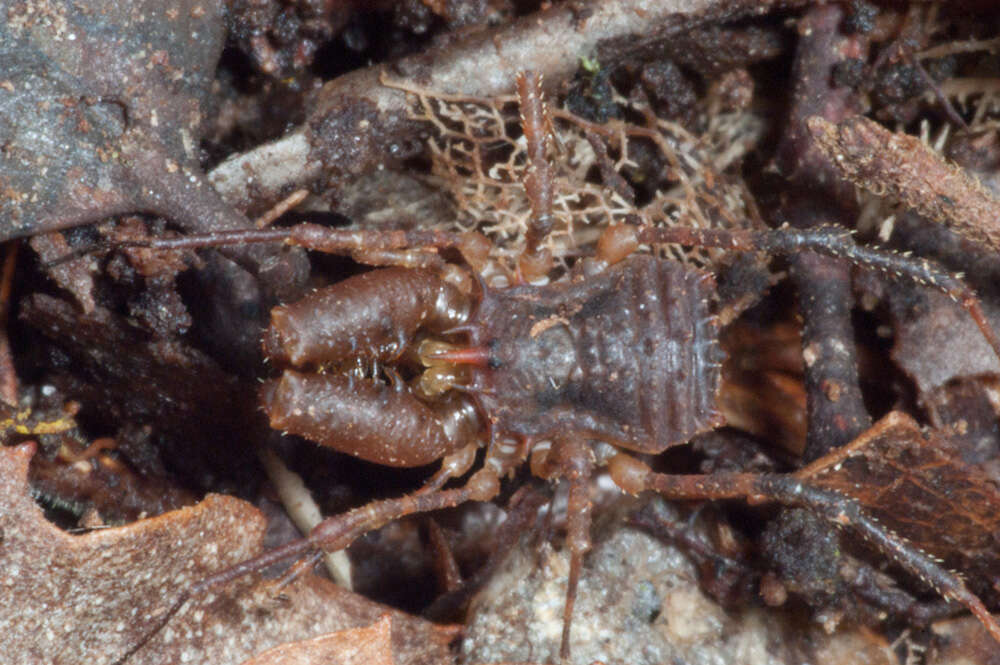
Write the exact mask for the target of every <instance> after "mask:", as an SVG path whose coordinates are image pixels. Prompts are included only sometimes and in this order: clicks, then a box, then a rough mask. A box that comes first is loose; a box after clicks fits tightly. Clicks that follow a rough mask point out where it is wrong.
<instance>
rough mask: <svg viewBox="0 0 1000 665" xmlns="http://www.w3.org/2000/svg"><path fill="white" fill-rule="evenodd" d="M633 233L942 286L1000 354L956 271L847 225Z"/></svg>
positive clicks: (999, 343)
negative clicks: (832, 263)
mask: <svg viewBox="0 0 1000 665" xmlns="http://www.w3.org/2000/svg"><path fill="white" fill-rule="evenodd" d="M634 233H635V237H636V240H638V242H641V243H676V244H680V245H697V246H700V247H719V248H722V249H732V250H739V251H757V252H768V253H772V254H791V253H794V252H800V251H809V252H816V253H817V254H823V255H826V256H832V257H834V258H839V259H844V260H846V261H850V262H851V263H854V264H855V265H858V266H861V267H864V268H869V269H872V270H878V271H879V272H882V273H885V274H887V275H894V276H899V277H906V278H908V279H911V280H913V281H915V282H917V283H918V284H923V285H926V286H930V287H933V288H935V289H938V290H939V291H942V292H943V293H945V294H946V295H947V296H949V297H950V298H951V299H952V300H954V301H955V302H957V303H958V304H959V305H961V306H962V307H963V308H964V309H965V311H966V312H968V313H969V316H971V317H972V320H973V321H975V323H976V325H977V326H978V327H979V330H980V332H981V333H982V335H983V337H985V338H986V341H987V342H988V343H989V345H990V347H992V349H993V353H994V354H996V356H997V358H1000V337H998V336H997V334H996V332H995V331H994V330H993V327H992V326H991V325H990V323H989V321H987V319H986V314H985V313H984V312H983V308H982V305H981V304H980V302H979V298H978V297H977V296H976V294H975V292H974V291H973V290H972V289H971V288H969V287H968V286H967V285H966V284H965V283H964V282H963V281H962V280H961V279H960V278H959V277H956V276H955V275H952V274H950V273H948V272H947V271H945V270H944V269H943V268H941V267H939V266H937V265H935V264H934V263H932V262H930V261H927V260H924V259H919V258H914V257H911V256H906V255H904V254H897V253H895V252H891V251H888V250H884V249H874V248H871V247H863V246H859V245H857V244H855V242H854V239H853V237H852V236H851V233H850V232H849V231H846V230H844V229H841V228H839V227H833V226H820V227H815V228H811V229H792V228H781V229H770V230H766V231H744V230H724V229H695V228H681V227H673V228H655V227H641V228H640V227H636V228H635V229H634Z"/></svg>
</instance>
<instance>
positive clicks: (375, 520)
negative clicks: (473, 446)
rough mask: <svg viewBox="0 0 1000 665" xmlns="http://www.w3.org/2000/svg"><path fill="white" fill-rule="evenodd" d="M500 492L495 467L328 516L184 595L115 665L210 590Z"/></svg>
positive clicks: (200, 583) (339, 548)
mask: <svg viewBox="0 0 1000 665" xmlns="http://www.w3.org/2000/svg"><path fill="white" fill-rule="evenodd" d="M498 491H499V480H498V477H497V475H496V473H495V472H494V471H493V470H492V469H483V470H482V471H480V472H477V473H476V474H474V475H473V476H472V478H470V479H469V482H468V483H466V484H465V485H464V486H463V487H459V488H456V489H451V490H441V491H437V492H432V493H427V494H420V495H416V494H410V495H406V496H402V497H399V498H396V499H386V500H384V501H375V502H372V503H370V504H368V505H365V506H361V507H360V508H355V509H354V510H350V511H348V512H346V513H344V514H342V515H337V516H336V517H330V518H328V519H326V520H324V521H322V522H320V523H319V524H317V525H316V527H315V528H314V529H313V530H312V532H311V533H310V534H309V536H308V537H306V538H303V539H301V540H296V541H294V542H291V543H288V544H286V545H282V546H281V547H276V548H274V549H272V550H269V551H267V552H265V553H263V554H261V555H260V556H257V557H255V558H253V559H248V560H247V561H243V562H242V563H238V564H236V565H235V566H232V567H230V568H226V569H225V570H223V571H220V572H218V573H215V574H214V575H212V576H210V577H206V578H205V579H203V580H202V581H200V582H198V583H197V584H195V585H193V586H192V587H191V588H189V589H186V590H185V591H183V592H182V593H181V595H180V597H178V598H177V600H176V601H174V603H173V604H172V605H171V606H170V607H169V608H168V609H167V611H166V612H164V613H163V614H161V615H160V616H159V617H158V618H157V619H156V622H155V623H154V624H153V625H152V626H150V628H149V629H148V630H147V631H146V633H145V635H144V636H143V637H142V639H140V640H139V641H138V642H137V643H136V644H135V645H133V646H132V647H131V648H130V649H129V650H128V651H127V652H126V653H124V654H122V656H120V657H119V658H118V659H117V660H115V661H114V663H112V665H122V663H124V662H125V661H127V660H128V659H129V658H131V657H132V655H133V654H134V653H135V652H137V651H138V650H139V649H141V648H142V647H143V646H144V645H146V644H147V643H148V642H149V640H150V639H152V638H153V636H155V635H156V634H157V633H159V632H160V630H161V629H162V628H163V627H164V626H166V625H167V623H168V622H169V621H170V620H171V619H172V618H173V617H174V616H175V615H176V614H177V612H178V611H180V609H181V607H183V606H184V604H185V603H187V601H188V600H190V599H192V598H197V597H198V596H201V595H202V594H204V593H205V592H207V591H210V590H211V589H214V588H217V587H220V586H224V585H226V584H229V583H230V582H233V581H234V580H237V579H239V578H241V577H243V576H244V575H249V574H251V573H256V572H260V571H262V570H265V569H266V568H268V567H270V566H272V565H274V564H276V563H279V562H281V561H286V560H288V559H293V558H300V557H304V556H309V555H311V554H312V553H314V552H316V551H319V550H324V551H327V552H335V551H338V550H342V549H344V548H345V547H347V546H348V545H350V544H351V543H352V542H354V541H355V540H356V539H357V538H359V537H360V536H362V535H364V534H366V533H368V532H369V531H373V530H375V529H378V528H381V527H382V526H385V525H386V524H388V523H389V522H392V521H395V520H397V519H399V518H401V517H406V516H407V515H414V514H417V513H426V512H431V511H434V510H442V509H444V508H453V507H455V506H458V505H460V504H463V503H466V502H469V501H488V500H490V499H492V498H493V497H494V496H496V494H497V492H498Z"/></svg>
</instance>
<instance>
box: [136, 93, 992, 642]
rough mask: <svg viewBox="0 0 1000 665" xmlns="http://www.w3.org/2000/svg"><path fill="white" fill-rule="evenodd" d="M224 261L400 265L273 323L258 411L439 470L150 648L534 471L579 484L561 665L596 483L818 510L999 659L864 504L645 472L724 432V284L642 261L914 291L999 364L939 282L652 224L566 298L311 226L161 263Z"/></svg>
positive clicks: (944, 281) (534, 246) (579, 269)
mask: <svg viewBox="0 0 1000 665" xmlns="http://www.w3.org/2000/svg"><path fill="white" fill-rule="evenodd" d="M538 86H539V82H538V80H537V79H536V78H533V77H531V76H530V75H529V76H522V77H521V78H520V81H519V87H520V94H521V99H522V109H523V116H524V124H525V136H526V138H527V139H528V140H529V145H530V144H535V147H537V144H542V147H540V148H537V150H529V156H530V159H531V164H530V166H529V168H528V169H527V174H526V176H525V179H524V186H525V188H526V190H527V191H528V192H529V195H530V198H531V200H532V213H533V215H532V227H531V232H530V233H529V235H528V236H527V243H526V248H525V256H526V260H525V261H524V262H522V263H521V264H520V265H521V267H523V268H524V273H527V272H529V271H530V270H529V268H530V266H532V265H533V264H534V263H533V262H534V261H535V260H536V259H537V260H539V261H542V262H544V258H545V257H544V250H542V249H541V240H542V239H543V238H544V237H545V235H546V233H547V232H548V229H549V228H550V209H551V196H550V195H549V194H548V185H547V179H548V178H547V174H546V168H547V166H546V163H547V158H546V151H545V149H544V143H545V141H546V140H547V139H545V138H544V137H545V134H546V131H545V129H544V127H545V124H546V122H547V120H546V118H545V112H544V106H541V105H540V92H539V90H540V88H539V87H538ZM640 221H641V220H640ZM220 242H241V243H242V242H285V243H288V244H293V245H298V246H302V247H306V248H309V249H313V250H318V251H323V252H332V253H340V254H350V255H354V256H355V257H358V258H360V259H362V260H364V261H366V262H368V263H373V264H383V265H384V264H393V265H390V267H382V268H377V269H375V270H373V271H371V272H368V273H365V274H362V275H359V276H355V277H352V278H350V279H348V280H346V281H343V282H340V283H337V284H334V285H332V286H329V287H326V288H325V289H320V290H318V291H316V292H314V293H312V294H311V295H309V296H307V297H305V298H304V299H302V300H300V301H298V302H295V303H291V304H288V305H282V306H279V307H276V308H275V309H274V310H273V311H272V312H271V324H270V326H269V328H268V329H267V331H266V332H265V335H264V342H263V345H264V350H265V353H266V355H267V356H268V358H269V359H270V361H271V362H272V363H274V364H276V365H278V366H279V367H281V375H280V377H279V378H276V379H272V380H270V381H268V382H267V383H266V384H265V386H264V388H263V389H262V392H261V400H262V404H263V407H264V409H265V411H266V412H267V414H268V416H269V418H270V422H271V426H272V427H274V428H276V429H280V430H283V431H286V432H290V433H294V434H297V435H301V436H303V437H305V438H307V439H310V440H312V441H315V442H316V443H319V444H321V445H325V446H329V447H331V448H334V449H336V450H338V451H340V452H345V453H349V454H352V455H355V456H357V457H360V458H363V459H366V460H368V461H371V462H375V463H378V464H382V465H387V466H401V467H414V466H423V465H426V464H430V463H432V462H435V461H437V460H441V466H440V469H439V470H438V471H437V472H436V473H435V474H433V476H432V477H431V478H430V479H429V480H428V481H427V482H426V484H425V485H424V486H423V487H421V488H420V489H419V490H417V491H415V492H413V493H412V494H408V495H405V496H402V497H399V498H394V499H385V500H379V501H375V502H373V503H370V504H368V505H366V506H363V507H360V508H357V509H354V510H351V511H349V512H347V513H344V514H341V515H337V516H333V517H330V518H328V519H327V520H325V521H324V522H322V523H321V524H319V525H318V526H317V527H315V528H314V529H313V531H312V532H311V533H310V534H309V535H308V537H306V538H305V539H303V540H301V541H297V542H294V543H290V544H288V545H285V546H283V547H280V548H277V549H275V550H272V551H270V552H267V553H265V554H263V555H261V556H260V557H258V558H256V559H253V560H250V561H247V562H245V563H243V564H240V565H238V566H236V567H234V568H231V569H229V570H226V571H223V572H221V573H218V574H217V575H215V576H213V577H211V578H208V579H206V580H204V581H203V582H202V583H201V584H199V585H197V586H196V587H195V588H193V589H190V590H188V591H187V592H185V593H184V595H183V596H182V597H181V598H179V599H178V600H177V602H176V603H175V604H174V605H173V608H172V609H171V610H170V611H168V612H166V613H164V614H162V615H161V617H160V619H159V620H158V621H157V622H156V625H155V626H153V628H152V631H151V633H150V634H152V633H154V632H155V631H156V630H158V629H159V628H160V627H162V626H163V625H164V624H165V623H166V622H167V621H168V620H169V619H170V617H171V616H172V615H173V614H174V613H175V612H176V610H177V609H178V608H179V607H180V605H181V604H183V602H185V601H186V600H187V599H188V598H189V597H191V596H192V595H194V594H198V593H201V592H203V591H205V590H206V589H208V588H212V587H215V586H217V585H221V584H224V583H226V582H228V581H230V580H232V579H234V578H236V577H238V576H240V575H243V574H245V573H247V572H250V571H254V570H260V569H262V568H264V567H266V566H268V565H270V564H271V563H273V562H276V561H278V560H282V559H286V558H290V557H298V556H303V555H306V554H308V553H310V552H314V551H317V550H326V551H334V550H339V549H343V548H344V547H346V546H347V545H349V544H350V543H351V542H352V541H353V540H355V539H356V538H358V537H359V536H361V535H362V534H364V533H366V532H368V531H370V530H373V529H376V528H379V527H380V526H382V525H384V524H386V523H388V522H390V521H392V520H395V519H398V518H400V517H403V516H406V515H411V514H415V513H422V512H427V511H432V510H438V509H442V508H447V507H452V506H456V505H459V504H462V503H464V502H468V501H488V500H490V499H492V498H494V497H495V496H496V495H497V494H498V492H499V490H500V484H501V481H502V479H503V478H504V477H506V476H507V475H508V474H510V473H511V472H512V471H513V470H514V469H516V468H518V467H519V466H520V465H522V464H523V463H525V462H529V463H530V467H531V470H532V472H533V473H534V474H535V475H537V476H540V477H542V478H548V479H565V480H566V481H567V482H568V484H569V499H568V508H567V546H568V550H569V552H570V556H571V565H570V579H569V586H568V591H567V598H566V604H565V614H564V632H563V636H562V645H561V653H562V655H563V656H564V657H565V656H567V655H568V653H569V645H570V637H571V619H572V613H573V603H574V599H575V593H576V585H577V582H578V579H579V575H580V571H581V566H582V562H583V558H584V556H585V554H586V552H587V551H588V549H589V547H590V540H589V531H590V522H591V516H590V510H591V506H590V499H589V494H588V483H589V482H590V479H591V477H592V475H593V474H594V473H595V470H596V469H598V468H601V467H607V468H608V470H609V472H610V476H611V478H612V479H613V480H614V482H615V483H616V484H617V485H618V486H619V487H620V488H622V489H623V490H624V491H626V492H630V493H639V492H642V491H645V490H647V489H652V490H654V491H657V492H659V493H661V494H663V495H664V496H666V497H668V498H672V499H703V500H712V499H720V498H747V499H752V500H767V501H777V502H781V503H784V504H788V505H800V506H806V507H808V508H810V509H812V510H814V511H816V512H818V514H820V515H821V516H822V517H825V518H827V519H829V520H831V521H832V522H834V523H835V524H838V525H839V526H843V527H846V528H851V529H855V530H856V531H858V532H859V533H860V534H861V535H863V536H864V537H865V538H866V539H868V540H870V541H871V542H873V543H875V544H876V546H877V547H879V548H880V549H881V550H883V551H884V552H886V554H887V555H888V556H890V557H892V558H893V559H894V560H895V561H896V562H897V563H898V564H899V565H901V566H902V567H903V568H904V569H906V570H908V571H909V572H911V573H913V574H915V575H916V576H918V577H920V578H921V579H923V580H924V581H926V582H927V583H929V584H930V585H932V586H933V587H934V588H935V589H937V590H938V592H939V593H941V594H942V595H943V596H944V597H946V598H948V599H951V600H956V601H958V602H961V603H963V604H964V605H966V607H968V608H969V609H971V610H972V611H973V613H975V614H976V616H977V617H978V618H979V619H980V620H981V621H982V622H983V624H984V625H985V626H986V627H987V629H988V630H989V631H990V633H991V634H992V635H993V636H994V637H995V638H997V639H998V641H1000V626H998V625H997V623H996V621H995V620H994V619H993V617H992V616H991V615H990V614H989V613H988V612H987V610H986V609H985V607H984V606H983V604H982V603H981V602H980V601H979V599H978V598H977V597H976V596H975V595H974V594H972V593H971V592H970V591H969V590H968V589H967V588H966V586H965V584H964V582H963V581H962V580H961V578H960V577H959V576H958V575H956V574H954V573H951V572H949V571H947V570H945V569H943V568H942V567H941V566H940V565H939V564H937V563H936V562H935V561H934V560H933V559H932V558H931V557H929V556H927V555H923V554H922V553H921V552H919V551H916V550H915V549H914V548H912V547H909V546H908V545H907V543H906V541H905V540H904V539H902V538H900V537H899V536H897V535H895V534H893V533H891V532H887V531H886V530H884V529H882V528H881V527H880V526H879V525H878V524H877V523H876V522H874V521H873V520H871V519H870V518H868V517H867V516H866V514H865V512H864V511H863V510H862V509H861V508H860V507H859V505H858V504H857V503H856V502H855V501H853V500H851V499H850V498H848V497H846V496H844V495H842V494H839V493H837V492H834V491H830V490H826V489H822V488H820V487H816V486H812V485H810V484H809V483H808V482H806V481H805V480H804V477H803V476H802V475H797V474H792V475H777V474H750V473H726V474H713V475H669V474H659V473H654V472H652V471H651V470H650V469H649V468H648V467H647V466H646V465H645V464H644V463H643V462H641V461H639V460H638V459H636V457H635V455H636V454H657V453H660V452H663V451H664V450H666V449H667V448H669V447H671V446H675V445H680V444H683V443H686V442H687V441H689V440H690V439H691V438H692V437H693V436H695V435H697V434H699V433H701V432H705V431H707V430H710V429H713V428H716V427H718V426H720V425H722V424H723V417H722V415H721V414H720V412H719V409H718V403H717V400H718V395H719V390H720V364H721V362H722V361H723V354H722V352H721V350H720V348H719V344H718V332H719V325H720V324H719V322H718V320H717V318H716V316H715V314H714V313H713V311H712V305H711V301H712V299H713V295H714V289H715V283H714V279H713V276H712V274H711V273H709V272H707V271H705V270H702V269H698V268H693V267H690V266H685V265H682V264H679V263H676V262H672V261H669V260H665V259H660V258H655V257H653V256H649V255H644V254H639V253H637V250H638V249H639V248H640V246H642V245H653V244H658V243H678V244H682V245H690V246H700V247H717V248H723V249H730V250H736V251H760V252H768V253H772V254H775V253H784V254H787V253H791V252H799V251H813V252H818V253H822V254H826V255H830V256H835V257H840V258H844V259H846V260H849V261H851V262H853V263H855V264H858V265H861V266H864V267H867V268H870V269H875V270H880V271H884V272H890V273H894V274H901V275H904V276H907V277H909V278H911V279H914V280H917V281H920V282H923V283H926V284H928V285H930V286H932V287H935V288H938V289H941V290H943V291H945V292H946V293H948V294H949V295H951V296H952V297H953V298H954V299H955V300H957V301H959V302H960V303H961V304H962V305H963V306H964V307H965V308H966V309H967V311H968V312H969V314H970V315H971V316H972V318H973V319H974V320H975V321H976V323H977V324H978V325H979V327H980V329H981V330H982V332H983V334H984V336H985V337H986V338H987V340H988V341H989V343H990V344H991V346H992V348H993V349H994V351H995V352H997V354H998V355H1000V342H998V340H997V338H996V335H995V333H994V332H993V330H992V329H991V328H990V326H989V325H988V323H987V322H986V319H985V317H984V316H983V313H982V311H981V308H980V305H979V302H978V300H977V299H976V298H975V296H974V294H973V293H972V292H971V291H970V290H969V289H968V288H967V287H965V285H964V284H963V283H962V282H961V281H960V280H958V279H956V278H954V277H952V276H951V275H949V274H948V273H946V272H944V271H943V270H941V269H939V268H937V267H935V266H934V265H932V264H929V263H927V262H925V261H922V260H919V259H911V258H908V257H904V256H900V255H895V254H890V253H886V252H882V251H879V250H873V249H869V248H864V247H859V246H856V245H855V244H854V243H853V240H852V239H851V237H850V235H849V234H848V233H846V232H844V231H841V230H837V229H834V228H819V229H813V230H791V229H776V230H761V231H757V230H720V229H691V228H659V227H655V226H651V225H644V224H641V223H640V224H635V225H615V226H611V227H608V228H607V229H606V230H605V231H604V232H603V234H602V235H601V237H600V240H599V241H598V242H597V245H596V252H595V255H594V256H593V257H590V258H588V259H587V260H584V261H580V262H578V264H577V265H576V266H575V267H574V268H573V269H572V270H571V271H570V272H569V274H568V275H567V276H566V278H565V279H563V280H562V281H558V282H555V283H552V284H548V285H543V286H535V285H531V284H529V283H527V282H526V281H525V280H524V279H523V277H524V274H523V273H522V272H521V271H520V270H519V271H518V272H517V273H516V274H514V275H512V279H513V284H512V285H510V286H507V287H505V288H496V287H491V286H488V285H487V284H486V283H485V281H484V280H482V279H480V280H476V279H474V278H473V277H470V275H469V274H468V273H467V272H466V271H465V270H463V269H461V268H458V267H456V266H455V265H454V264H450V263H448V262H446V261H445V260H444V259H443V258H442V253H443V252H444V251H445V250H448V251H454V252H457V253H458V254H459V255H461V257H462V258H463V260H464V263H465V264H467V265H468V266H471V267H472V268H477V267H481V266H484V265H485V264H486V261H487V253H488V252H487V250H488V246H487V247H484V244H483V237H482V236H480V235H478V234H476V233H450V232H442V231H390V232H378V231H357V230H332V229H329V228H326V227H322V226H317V225H313V224H300V225H297V226H294V227H291V228H289V229H274V230H260V231H250V232H241V233H235V234H233V233H229V234H218V235H215V236H211V237H208V236H206V237H197V238H181V239H177V240H165V241H155V242H153V243H150V244H151V245H152V246H153V247H161V248H180V247H200V246H206V245H213V244H219V243H220ZM318 369H322V370H323V371H322V372H319V371H316V370H318ZM480 449H485V451H484V452H483V454H482V461H481V463H480V464H479V465H478V467H477V468H476V470H475V471H473V472H472V473H471V475H468V477H467V478H466V479H465V480H459V482H458V484H457V486H455V487H446V484H447V483H448V482H449V481H452V480H458V479H461V478H462V477H464V476H466V475H467V474H469V471H470V470H471V469H472V468H473V466H474V465H475V463H476V459H477V454H478V453H479V451H480ZM139 646H141V645H137V646H136V648H138V647H139ZM126 657H127V656H126ZM122 660H124V658H123V659H122Z"/></svg>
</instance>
